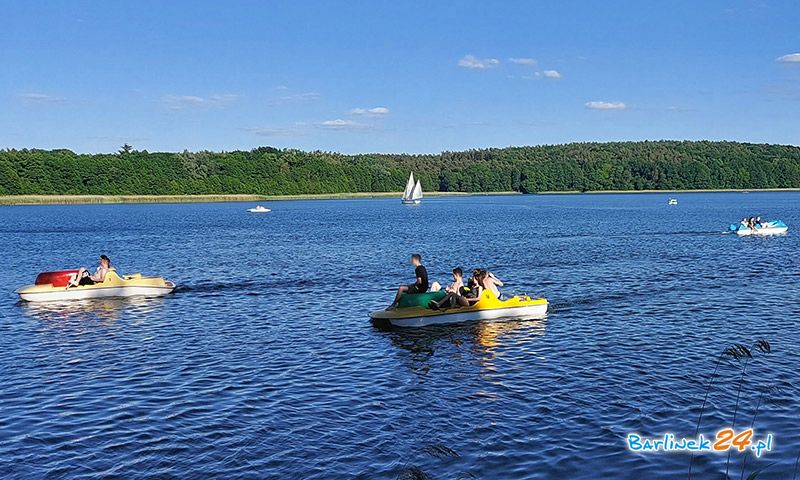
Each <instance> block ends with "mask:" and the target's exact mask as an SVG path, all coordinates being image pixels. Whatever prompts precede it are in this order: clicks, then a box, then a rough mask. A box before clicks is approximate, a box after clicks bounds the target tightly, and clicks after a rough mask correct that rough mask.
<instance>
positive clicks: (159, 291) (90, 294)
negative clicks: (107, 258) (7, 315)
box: [16, 268, 175, 302]
mask: <svg viewBox="0 0 800 480" xmlns="http://www.w3.org/2000/svg"><path fill="white" fill-rule="evenodd" d="M72 272H74V273H77V271H74V270H64V271H61V272H44V273H41V274H39V277H38V278H37V279H36V284H35V285H28V286H26V287H22V288H20V289H19V290H17V291H16V293H17V294H18V295H19V297H20V298H21V299H22V300H25V301H28V302H52V301H63V300H84V299H88V298H109V297H135V296H142V297H160V296H163V295H167V294H169V293H172V292H173V291H174V290H175V284H174V283H172V282H170V281H169V280H164V278H163V277H144V276H142V274H141V273H134V274H131V275H125V276H124V277H120V276H119V274H117V271H116V270H115V269H114V268H111V269H110V270H109V271H108V273H107V274H106V278H105V279H104V280H103V282H101V283H95V284H94V285H80V286H77V287H70V288H67V287H66V281H65V280H66V279H67V278H69V275H71V274H73V273H72Z"/></svg>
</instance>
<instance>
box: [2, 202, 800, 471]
mask: <svg viewBox="0 0 800 480" xmlns="http://www.w3.org/2000/svg"><path fill="white" fill-rule="evenodd" d="M669 196H670V195H667V194H652V195H650V194H641V195H564V196H501V197H464V198H427V199H425V201H424V203H423V204H422V205H420V206H417V207H407V206H403V205H401V204H400V202H399V200H395V199H376V200H342V201H289V202H273V203H271V204H268V206H270V207H272V208H273V212H272V213H270V214H262V215H253V214H247V213H246V212H245V209H246V208H247V207H250V206H252V205H249V204H179V205H92V206H36V207H3V208H0V260H1V261H2V264H3V265H4V272H5V273H4V275H3V276H2V278H3V284H4V285H5V288H4V290H3V293H2V294H0V317H1V318H0V344H1V345H2V356H0V478H3V479H9V478H25V479H28V478H45V477H46V478H92V479H94V478H107V477H112V478H224V479H237V478H297V479H338V478H342V479H345V478H360V479H384V478H385V479H395V478H403V479H406V478H407V479H426V478H430V479H472V478H475V479H478V478H503V479H506V478H533V479H551V478H570V479H594V478H617V479H628V478H630V479H641V478H686V474H687V467H688V464H689V455H688V454H686V453H649V454H645V453H633V452H630V451H629V450H628V449H627V448H626V443H625V439H626V435H627V434H628V433H629V432H637V433H639V434H642V435H648V436H659V435H663V434H664V433H665V432H670V433H674V434H676V435H678V436H685V437H690V436H693V435H694V433H695V426H696V423H697V419H698V415H699V413H700V407H701V405H702V402H703V395H704V394H705V386H706V385H707V382H708V380H709V376H710V375H711V372H712V371H713V370H714V366H715V364H716V362H717V358H718V356H719V353H720V352H721V351H722V350H723V349H724V348H725V347H727V346H728V345H730V344H732V343H742V344H746V345H752V344H753V343H754V342H755V341H756V340H758V339H766V340H768V341H769V342H770V344H771V346H772V353H770V354H761V353H760V352H756V353H755V354H754V358H753V360H749V362H748V365H747V369H746V375H745V376H744V382H743V383H742V389H741V394H740V399H739V407H738V410H737V420H736V430H737V431H738V430H743V429H744V428H747V427H749V426H750V424H751V422H752V421H753V415H754V413H755V411H756V406H757V404H759V405H758V408H759V409H758V414H757V418H756V419H755V423H754V429H755V438H763V437H766V435H767V434H769V433H771V434H773V435H774V440H773V446H772V447H773V448H772V451H771V452H768V453H765V454H764V456H763V457H762V458H761V459H756V458H755V457H754V456H753V455H752V454H748V455H745V454H743V453H739V452H735V453H733V454H732V455H731V459H730V465H729V474H730V476H731V478H740V474H741V473H742V467H743V461H744V460H745V458H746V462H747V463H746V465H744V477H746V476H747V475H748V474H749V473H750V472H751V471H753V470H756V469H760V468H763V467H767V466H768V468H766V470H764V471H763V472H762V474H761V475H760V476H759V478H764V479H789V478H792V475H793V474H794V469H795V461H796V459H797V458H798V455H799V454H800V430H798V428H797V412H798V411H799V409H800V391H798V375H797V374H798V365H800V348H798V346H800V328H798V327H799V325H798V315H799V314H800V301H798V298H800V288H799V287H798V281H800V260H798V258H800V255H798V254H800V235H798V234H796V233H795V232H792V230H791V228H800V208H798V206H800V194H798V193H750V194H743V193H718V194H700V193H698V194H678V195H673V196H676V197H677V198H678V199H679V201H680V204H679V205H677V206H668V205H667V200H668V198H669ZM750 214H761V215H765V216H767V217H769V218H773V217H774V218H780V219H782V220H784V221H785V222H786V223H787V224H788V225H789V226H790V232H789V234H788V235H786V236H783V237H774V238H737V237H736V236H735V235H731V234H723V233H722V231H724V230H725V229H726V227H727V226H728V225H729V224H730V223H732V222H735V221H736V220H737V219H741V217H742V216H744V215H750ZM413 252H420V253H421V254H422V255H423V260H424V263H425V264H426V265H427V267H428V270H429V272H430V275H431V280H438V281H439V282H441V283H445V282H446V281H447V279H448V277H449V271H450V269H451V268H452V267H454V266H462V267H463V268H464V269H465V270H466V269H468V268H469V269H471V268H472V267H475V266H481V267H488V268H489V269H491V270H492V271H493V272H494V273H496V274H497V276H498V277H500V278H501V279H503V280H505V281H506V283H507V286H506V287H505V291H506V292H509V293H513V292H527V293H530V294H536V295H544V296H546V297H547V298H548V299H549V301H550V302H551V311H550V313H549V314H548V316H547V318H546V319H544V320H539V321H513V322H492V323H482V324H467V325H460V326H448V327H437V328H429V329H419V330H412V331H403V330H395V331H382V330H378V329H375V328H373V327H372V326H371V324H370V322H369V318H368V312H369V311H371V310H373V309H377V308H382V307H384V306H385V305H387V304H388V303H389V302H390V301H391V298H392V295H393V290H394V288H395V287H396V285H398V284H403V283H409V282H410V281H412V280H413V278H412V277H413V270H412V268H411V267H410V266H409V265H408V263H407V262H408V260H407V258H408V255H409V254H410V253H413ZM99 253H106V254H108V255H109V256H110V257H111V259H112V261H113V263H114V264H115V265H116V266H117V268H118V269H119V270H120V271H121V272H123V273H132V272H136V271H141V272H143V273H145V274H160V275H164V276H165V277H167V278H168V279H170V280H173V281H175V282H176V283H178V284H179V285H180V288H179V290H178V291H177V292H176V293H175V294H174V295H171V296H169V297H165V298H161V299H150V300H145V299H129V300H104V301H94V302H80V303H72V304H69V303H67V304H55V305H48V304H40V305H28V304H21V303H19V302H18V301H17V297H16V295H14V293H13V290H14V289H15V288H17V287H19V286H22V285H25V284H29V283H32V282H33V279H34V277H35V276H36V274H37V273H38V272H39V271H43V270H55V269H61V268H67V267H76V266H80V265H87V266H92V265H94V262H95V261H96V258H97V255H98V254H99ZM742 366H743V363H742V362H737V361H735V360H733V359H726V360H724V361H723V362H722V364H721V365H720V367H719V370H718V376H717V377H716V379H715V382H714V385H713V386H712V388H711V390H710V394H709V397H708V402H707V404H706V407H705V414H704V418H703V422H702V425H701V427H700V432H701V433H703V434H705V435H706V436H709V435H711V436H713V435H715V434H716V432H717V430H719V429H721V428H724V427H728V426H731V423H732V420H733V415H734V409H735V405H736V396H737V388H738V386H739V379H740V374H741V370H742V369H741V367H742ZM726 461H727V456H726V454H724V453H723V454H711V453H703V454H699V455H697V456H696V457H695V460H694V466H693V472H694V473H695V474H696V475H695V476H696V478H720V477H721V476H722V474H723V473H724V472H725V468H726ZM773 462H775V463H774V464H773Z"/></svg>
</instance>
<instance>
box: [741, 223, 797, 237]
mask: <svg viewBox="0 0 800 480" xmlns="http://www.w3.org/2000/svg"><path fill="white" fill-rule="evenodd" d="M729 230H731V231H732V232H736V235H739V236H751V235H757V236H769V235H783V234H785V233H786V232H787V231H789V227H787V226H786V224H785V223H783V222H782V221H780V220H770V221H769V222H764V223H761V224H760V225H756V226H755V228H750V227H747V226H745V225H742V224H741V223H740V224H738V225H737V224H734V225H731V226H730V228H729Z"/></svg>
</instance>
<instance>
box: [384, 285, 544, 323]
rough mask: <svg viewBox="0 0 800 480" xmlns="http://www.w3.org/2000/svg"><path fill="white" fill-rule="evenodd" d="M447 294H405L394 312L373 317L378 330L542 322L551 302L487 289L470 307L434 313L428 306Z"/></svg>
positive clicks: (386, 311) (441, 292) (388, 311)
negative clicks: (499, 295)
mask: <svg viewBox="0 0 800 480" xmlns="http://www.w3.org/2000/svg"><path fill="white" fill-rule="evenodd" d="M445 295H446V293H445V292H444V291H441V290H440V291H438V292H429V293H415V294H405V295H403V296H402V297H400V302H399V304H398V306H397V308H395V309H394V310H378V311H375V312H372V313H370V314H369V316H370V318H371V319H372V323H373V324H374V325H375V326H377V327H425V326H428V325H441V324H447V323H461V322H474V321H478V320H511V319H515V318H524V319H530V320H533V319H541V318H544V317H545V315H547V300H546V299H544V298H532V297H530V296H528V295H515V296H514V297H511V298H509V299H507V300H500V299H498V298H497V297H496V296H495V295H494V293H492V292H491V291H489V290H484V292H483V293H482V294H481V298H480V300H478V302H477V303H476V304H474V305H472V306H469V307H455V308H447V309H443V310H432V309H431V308H430V307H429V306H428V303H429V302H430V301H431V300H435V301H439V300H441V299H442V298H444V296H445Z"/></svg>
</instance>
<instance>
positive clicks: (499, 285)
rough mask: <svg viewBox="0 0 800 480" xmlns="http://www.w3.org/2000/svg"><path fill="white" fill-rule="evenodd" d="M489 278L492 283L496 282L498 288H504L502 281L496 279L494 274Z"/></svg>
mask: <svg viewBox="0 0 800 480" xmlns="http://www.w3.org/2000/svg"><path fill="white" fill-rule="evenodd" d="M489 278H490V279H491V280H492V282H494V284H495V285H497V286H498V287H502V286H503V282H502V281H501V280H500V279H499V278H497V277H495V276H494V273H490V274H489Z"/></svg>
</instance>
